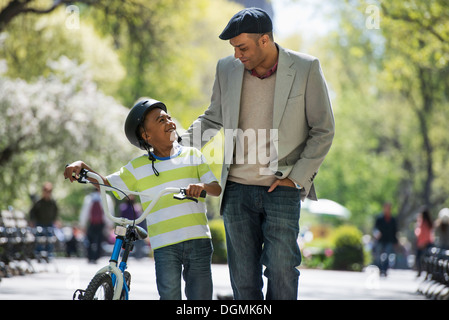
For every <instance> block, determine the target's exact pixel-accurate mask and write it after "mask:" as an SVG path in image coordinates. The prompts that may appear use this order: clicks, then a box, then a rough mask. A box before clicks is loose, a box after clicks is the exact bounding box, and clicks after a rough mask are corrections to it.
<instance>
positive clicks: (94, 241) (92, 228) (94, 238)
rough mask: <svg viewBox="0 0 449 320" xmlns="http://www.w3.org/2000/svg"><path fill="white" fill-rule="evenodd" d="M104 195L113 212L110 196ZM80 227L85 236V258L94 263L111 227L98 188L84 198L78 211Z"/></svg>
mask: <svg viewBox="0 0 449 320" xmlns="http://www.w3.org/2000/svg"><path fill="white" fill-rule="evenodd" d="M106 197H107V201H108V206H109V208H110V210H111V212H114V209H113V208H114V204H113V202H112V199H111V197H110V196H109V195H106ZM80 227H81V228H82V230H83V231H84V232H85V234H86V237H87V260H88V261H89V263H96V262H97V260H98V259H99V258H100V257H101V255H102V253H103V251H102V243H103V241H104V240H105V239H106V235H107V233H108V231H109V229H110V228H112V221H111V220H110V219H107V218H106V217H105V216H104V211H103V208H102V206H101V195H100V192H99V191H98V190H95V191H94V192H92V193H90V194H88V195H87V196H86V197H85V198H84V203H83V206H82V207H81V213H80Z"/></svg>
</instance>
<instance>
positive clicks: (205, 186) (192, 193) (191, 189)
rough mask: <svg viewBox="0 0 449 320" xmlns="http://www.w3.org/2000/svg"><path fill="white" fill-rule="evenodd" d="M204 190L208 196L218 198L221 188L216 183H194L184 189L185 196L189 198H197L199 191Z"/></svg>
mask: <svg viewBox="0 0 449 320" xmlns="http://www.w3.org/2000/svg"><path fill="white" fill-rule="evenodd" d="M203 190H205V191H206V193H207V194H208V195H210V196H214V197H218V196H219V195H220V194H221V187H220V185H219V184H218V182H217V181H213V182H211V183H195V184H189V186H188V187H187V189H186V195H187V196H189V197H194V198H198V197H199V196H200V194H201V191H203Z"/></svg>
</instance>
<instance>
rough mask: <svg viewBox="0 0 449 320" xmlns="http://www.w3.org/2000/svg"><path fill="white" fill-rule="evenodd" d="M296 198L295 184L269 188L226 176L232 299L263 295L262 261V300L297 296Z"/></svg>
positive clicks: (259, 297)
mask: <svg viewBox="0 0 449 320" xmlns="http://www.w3.org/2000/svg"><path fill="white" fill-rule="evenodd" d="M300 203H301V197H300V191H299V190H298V189H296V188H291V187H285V186H278V187H277V188H276V189H275V190H274V191H273V192H271V193H268V187H262V186H251V185H242V184H238V183H234V182H230V181H228V183H227V185H226V190H225V193H224V195H223V204H222V208H223V219H224V224H225V229H226V244H227V249H228V264H229V271H230V277H231V285H232V289H233V291H234V298H235V299H238V300H255V299H263V292H262V287H263V280H262V265H264V266H265V267H266V269H265V272H264V275H265V276H266V277H267V279H268V286H267V296H266V298H267V299H282V300H293V299H296V298H297V295H298V277H299V271H298V269H297V268H296V267H297V266H299V265H300V263H301V252H300V250H299V247H298V243H297V238H298V233H299V212H300Z"/></svg>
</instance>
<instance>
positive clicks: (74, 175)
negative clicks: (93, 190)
mask: <svg viewBox="0 0 449 320" xmlns="http://www.w3.org/2000/svg"><path fill="white" fill-rule="evenodd" d="M83 165H84V162H82V161H75V162H73V163H71V164H69V165H67V166H66V167H65V170H64V178H66V179H69V180H70V182H73V181H77V180H78V179H79V177H80V172H81V169H83V168H84V167H83Z"/></svg>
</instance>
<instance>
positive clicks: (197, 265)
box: [154, 239, 213, 300]
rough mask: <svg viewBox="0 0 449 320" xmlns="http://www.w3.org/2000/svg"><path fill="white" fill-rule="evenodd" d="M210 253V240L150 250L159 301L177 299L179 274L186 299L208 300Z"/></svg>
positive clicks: (210, 277)
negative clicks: (152, 253) (182, 281)
mask: <svg viewBox="0 0 449 320" xmlns="http://www.w3.org/2000/svg"><path fill="white" fill-rule="evenodd" d="M212 252H213V248H212V242H211V240H210V239H195V240H189V241H184V242H180V243H177V244H173V245H170V246H167V247H162V248H159V249H156V250H154V261H155V265H156V283H157V290H158V292H159V296H160V298H161V300H180V299H181V273H182V276H183V278H184V281H185V284H186V285H185V294H186V297H187V299H189V300H211V299H212V272H211V259H212ZM183 267H184V269H183Z"/></svg>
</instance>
